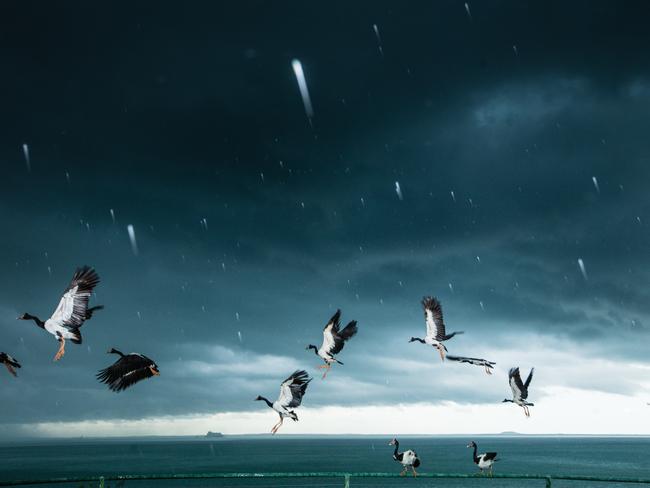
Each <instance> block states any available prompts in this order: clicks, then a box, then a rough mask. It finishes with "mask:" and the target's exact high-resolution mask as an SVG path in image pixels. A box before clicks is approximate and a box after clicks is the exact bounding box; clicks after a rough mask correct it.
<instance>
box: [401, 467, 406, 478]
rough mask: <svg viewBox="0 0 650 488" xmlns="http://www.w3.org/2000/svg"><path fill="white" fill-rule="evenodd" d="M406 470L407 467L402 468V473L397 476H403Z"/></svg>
mask: <svg viewBox="0 0 650 488" xmlns="http://www.w3.org/2000/svg"><path fill="white" fill-rule="evenodd" d="M406 470H407V467H406V466H404V469H403V470H402V472H401V473H400V474H399V475H400V476H404V475H405V474H406Z"/></svg>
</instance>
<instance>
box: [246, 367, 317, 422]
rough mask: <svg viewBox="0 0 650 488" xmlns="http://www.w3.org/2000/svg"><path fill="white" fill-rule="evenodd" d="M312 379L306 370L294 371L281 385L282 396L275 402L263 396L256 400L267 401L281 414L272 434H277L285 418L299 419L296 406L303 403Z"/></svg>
mask: <svg viewBox="0 0 650 488" xmlns="http://www.w3.org/2000/svg"><path fill="white" fill-rule="evenodd" d="M310 381H311V378H310V377H309V375H308V374H307V372H306V371H294V373H293V374H292V375H291V376H289V377H288V378H287V379H286V380H284V381H283V382H282V384H281V385H280V396H279V397H278V399H277V400H276V401H274V402H271V401H270V400H268V399H266V398H264V397H263V396H258V397H257V398H256V399H255V400H256V401H260V400H261V401H263V402H265V403H266V404H267V405H268V406H269V408H272V409H273V410H275V411H276V412H277V413H278V415H279V416H280V421H279V422H278V423H277V424H275V425H274V426H273V428H272V429H271V434H275V433H276V432H277V431H278V429H279V428H280V426H281V425H282V422H284V419H285V418H290V419H291V420H293V421H294V422H297V421H298V415H296V412H294V410H293V409H294V408H297V407H299V406H300V404H301V403H302V397H303V396H304V395H305V391H306V390H307V385H308V384H309V382H310Z"/></svg>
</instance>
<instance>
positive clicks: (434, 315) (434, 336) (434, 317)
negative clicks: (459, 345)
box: [409, 297, 463, 361]
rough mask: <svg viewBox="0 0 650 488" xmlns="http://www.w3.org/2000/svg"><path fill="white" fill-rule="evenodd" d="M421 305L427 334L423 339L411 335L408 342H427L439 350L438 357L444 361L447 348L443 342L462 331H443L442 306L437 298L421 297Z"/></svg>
mask: <svg viewBox="0 0 650 488" xmlns="http://www.w3.org/2000/svg"><path fill="white" fill-rule="evenodd" d="M422 306H423V307H424V321H425V322H426V324H427V335H426V337H425V338H424V339H420V338H418V337H411V340H410V341H409V342H415V341H418V342H421V343H422V344H428V345H430V346H433V347H435V348H437V349H438V352H440V358H441V359H442V360H443V361H444V360H445V353H446V352H447V348H446V347H445V345H444V344H443V342H444V341H447V340H449V339H451V338H452V337H454V336H455V335H456V334H462V333H463V331H459V332H452V333H451V334H447V333H446V332H445V323H444V321H443V320H442V307H441V305H440V302H439V301H438V299H436V298H434V297H424V298H423V299H422Z"/></svg>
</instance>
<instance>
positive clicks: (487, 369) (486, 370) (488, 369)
mask: <svg viewBox="0 0 650 488" xmlns="http://www.w3.org/2000/svg"><path fill="white" fill-rule="evenodd" d="M485 372H486V373H487V374H489V375H491V374H492V371H490V368H488V367H487V366H486V367H485Z"/></svg>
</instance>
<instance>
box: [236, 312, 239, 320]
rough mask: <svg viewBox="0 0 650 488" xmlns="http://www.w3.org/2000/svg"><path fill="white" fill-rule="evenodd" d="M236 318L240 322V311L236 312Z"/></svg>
mask: <svg viewBox="0 0 650 488" xmlns="http://www.w3.org/2000/svg"><path fill="white" fill-rule="evenodd" d="M235 319H236V320H237V322H239V312H235Z"/></svg>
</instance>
